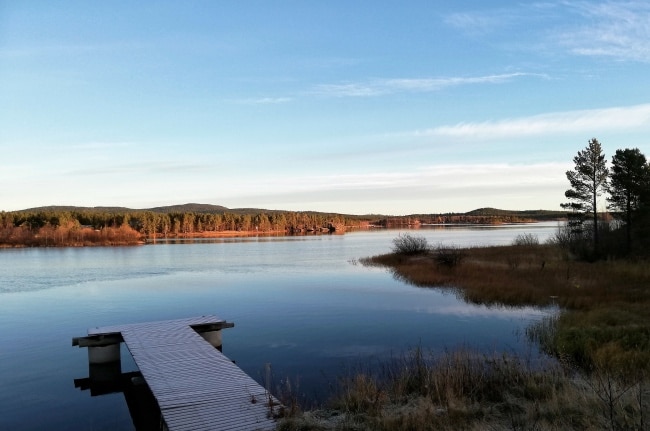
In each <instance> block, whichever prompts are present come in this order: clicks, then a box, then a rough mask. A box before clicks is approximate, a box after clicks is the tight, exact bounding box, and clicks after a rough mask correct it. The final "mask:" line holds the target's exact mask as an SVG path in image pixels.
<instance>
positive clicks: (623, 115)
mask: <svg viewBox="0 0 650 431" xmlns="http://www.w3.org/2000/svg"><path fill="white" fill-rule="evenodd" d="M649 126H650V104H643V105H636V106H629V107H615V108H606V109H589V110H581V111H568V112H555V113H549V114H541V115H534V116H530V117H522V118H513V119H506V120H501V121H486V122H480V123H460V124H456V125H452V126H440V127H435V128H432V129H428V130H423V131H416V132H414V134H415V135H416V136H449V137H464V138H476V137H481V139H494V138H505V137H509V138H512V137H517V136H532V135H543V134H558V133H578V132H589V133H592V132H593V131H594V130H597V131H602V130H626V129H632V128H639V127H649Z"/></svg>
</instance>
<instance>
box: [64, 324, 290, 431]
mask: <svg viewBox="0 0 650 431" xmlns="http://www.w3.org/2000/svg"><path fill="white" fill-rule="evenodd" d="M232 326H233V324H232V323H227V322H225V321H223V320H221V319H219V318H217V317H215V316H202V317H198V318H191V319H181V320H169V321H162V322H150V323H137V324H129V325H119V326H107V327H101V328H92V329H89V330H88V336H87V337H79V338H75V339H73V345H78V346H79V347H88V348H89V359H90V361H91V363H92V362H93V361H95V362H97V361H98V358H99V361H100V362H101V361H102V360H104V359H105V358H102V356H106V352H102V350H103V349H106V348H110V347H112V346H114V345H115V344H116V343H117V345H118V349H119V342H121V341H123V342H124V343H125V344H126V346H127V348H128V349H129V351H130V352H131V355H132V356H133V359H134V360H135V363H136V365H137V366H138V368H139V369H140V372H141V373H142V376H143V377H144V379H145V381H146V383H147V385H148V386H149V388H150V389H151V392H152V393H153V395H154V397H155V399H156V401H157V403H158V406H159V407H160V412H161V414H162V419H163V420H164V425H165V426H166V427H167V429H168V430H169V431H183V430H241V431H248V430H250V431H253V430H273V429H275V425H276V423H275V419H274V416H275V415H276V413H277V410H278V409H279V408H280V404H279V402H278V401H277V400H276V399H275V398H273V397H272V396H271V395H270V394H269V393H268V392H267V391H266V390H265V389H264V388H263V387H262V386H261V385H259V384H258V383H257V382H256V381H255V380H253V379H252V378H251V377H250V376H248V375H247V374H246V373H244V371H242V370H241V369H240V368H239V367H238V366H237V365H235V364H234V363H233V362H232V361H231V360H230V359H228V358H227V357H226V356H224V355H223V354H222V353H221V352H220V351H219V350H218V349H217V348H215V346H214V345H213V344H215V343H212V344H211V343H210V342H208V341H206V338H208V337H206V336H205V334H204V335H203V336H202V335H200V334H199V332H203V333H211V332H212V333H213V334H214V333H216V334H218V337H217V339H218V341H217V344H218V347H220V344H221V334H220V330H221V329H222V328H228V327H232ZM208 339H209V338H208ZM91 349H95V350H98V352H91ZM118 360H119V350H118Z"/></svg>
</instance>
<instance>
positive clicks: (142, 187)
mask: <svg viewBox="0 0 650 431" xmlns="http://www.w3.org/2000/svg"><path fill="white" fill-rule="evenodd" d="M592 137H596V138H598V139H599V140H600V141H601V143H602V144H603V148H604V150H605V154H606V155H607V157H608V159H610V158H611V155H612V154H613V153H614V152H615V150H616V149H618V148H635V147H636V148H639V149H640V150H641V151H642V152H643V153H645V154H646V156H650V3H648V2H647V0H642V1H641V0H631V1H613V2H606V1H605V2H604V1H571V0H567V1H540V2H514V1H470V0H465V1H455V2H442V1H433V0H427V1H409V2H399V1H327V2H308V1H297V0H296V1H272V2H271V1H188V2H180V1H178V2H171V1H160V2H158V1H156V2H153V1H151V2H147V1H144V2H127V1H124V2H119V1H112V2H98V1H65V2H51V1H42V2H40V1H29V0H25V1H2V0H0V210H5V211H9V210H18V209H24V208H30V207H35V206H42V205H80V206H128V207H132V208H148V207H153V206H160V205H168V204H179V203H186V202H200V203H212V204H217V205H224V206H227V207H230V208H237V207H258V208H267V209H286V210H296V211H300V210H316V211H327V212H342V213H352V214H366V213H383V214H396V215H397V214H413V213H438V212H449V211H469V210H472V209H475V208H480V207H486V206H491V207H497V208H503V209H551V210H553V209H559V204H560V202H563V201H564V191H565V190H566V189H567V188H568V182H567V180H566V177H565V171H566V170H567V169H571V168H572V167H573V163H572V159H573V157H574V156H575V154H576V153H577V152H578V151H579V150H581V149H583V148H584V147H585V146H586V145H587V142H588V141H589V139H590V138H592Z"/></svg>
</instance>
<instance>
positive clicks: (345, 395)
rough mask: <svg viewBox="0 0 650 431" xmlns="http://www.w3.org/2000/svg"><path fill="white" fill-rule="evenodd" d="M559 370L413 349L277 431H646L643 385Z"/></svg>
mask: <svg viewBox="0 0 650 431" xmlns="http://www.w3.org/2000/svg"><path fill="white" fill-rule="evenodd" d="M607 383H608V381H607V380H606V379H604V378H602V379H600V380H596V379H593V378H590V379H589V380H586V379H584V378H577V377H575V376H573V375H571V374H570V373H568V372H567V370H565V369H564V368H561V367H560V366H557V365H549V366H548V367H546V368H545V369H544V370H540V369H539V368H536V369H534V368H532V367H530V366H529V364H527V363H526V362H524V361H521V360H520V359H517V358H514V357H510V356H500V357H486V356H480V355H476V354H472V353H470V352H467V351H459V352H454V353H448V354H445V355H442V356H438V357H435V356H431V355H427V354H424V353H423V352H422V350H420V349H416V350H415V351H413V352H411V353H410V354H408V355H407V356H406V357H405V358H404V359H402V360H400V361H397V362H395V363H391V364H386V365H384V367H382V368H381V369H380V370H379V371H378V372H376V373H375V374H372V373H357V374H355V375H353V376H351V377H349V378H346V379H342V380H341V382H340V386H339V394H338V395H337V396H336V397H335V398H334V399H333V401H332V403H331V404H330V406H329V408H328V409H326V410H318V411H311V412H307V413H304V414H300V415H297V416H294V417H291V418H287V419H285V420H283V421H282V422H281V423H280V425H279V428H278V429H280V430H285V431H290V430H386V431H388V430H395V431H400V430H404V431H406V430H458V429H463V430H504V429H510V430H566V429H581V430H602V429H644V427H646V426H647V421H648V418H647V415H648V395H649V394H648V391H647V387H646V386H643V383H642V382H635V383H634V384H630V385H628V386H626V387H623V386H620V385H618V386H617V383H614V382H613V381H610V383H613V385H614V386H611V385H610V386H607Z"/></svg>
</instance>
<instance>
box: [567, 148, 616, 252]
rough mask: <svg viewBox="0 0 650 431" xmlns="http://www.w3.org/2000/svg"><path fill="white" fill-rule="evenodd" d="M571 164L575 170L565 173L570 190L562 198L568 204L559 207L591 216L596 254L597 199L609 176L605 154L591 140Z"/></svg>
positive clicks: (603, 189)
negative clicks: (567, 200)
mask: <svg viewBox="0 0 650 431" xmlns="http://www.w3.org/2000/svg"><path fill="white" fill-rule="evenodd" d="M573 162H574V163H575V168H574V169H573V170H572V171H567V172H566V176H567V179H568V180H569V183H570V184H571V188H570V189H569V190H567V191H566V192H565V193H564V196H565V197H566V198H567V199H569V202H568V203H563V204H561V206H562V208H566V209H572V210H574V211H577V212H579V213H582V214H584V215H589V214H591V215H592V217H593V244H594V252H597V251H598V210H597V205H598V197H599V196H600V195H601V194H602V193H603V192H604V191H605V190H606V187H607V178H608V175H609V170H608V169H607V165H606V161H605V154H603V149H602V147H601V145H600V142H598V139H596V138H592V139H591V140H590V141H589V144H588V145H587V147H586V148H585V149H584V150H582V151H578V154H577V155H576V156H575V157H574V158H573Z"/></svg>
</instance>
